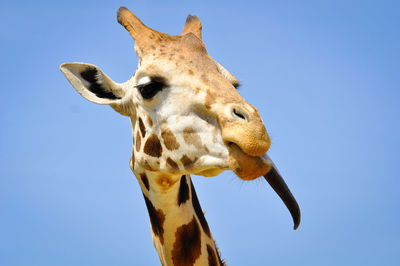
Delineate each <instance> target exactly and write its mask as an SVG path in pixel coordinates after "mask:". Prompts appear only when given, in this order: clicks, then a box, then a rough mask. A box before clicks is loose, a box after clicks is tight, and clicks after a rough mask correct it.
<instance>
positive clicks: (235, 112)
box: [232, 108, 246, 120]
mask: <svg viewBox="0 0 400 266" xmlns="http://www.w3.org/2000/svg"><path fill="white" fill-rule="evenodd" d="M232 112H233V114H234V115H235V116H236V117H239V118H240V119H243V120H246V117H245V116H244V115H243V114H242V113H241V112H240V111H238V110H237V109H236V108H233V110H232Z"/></svg>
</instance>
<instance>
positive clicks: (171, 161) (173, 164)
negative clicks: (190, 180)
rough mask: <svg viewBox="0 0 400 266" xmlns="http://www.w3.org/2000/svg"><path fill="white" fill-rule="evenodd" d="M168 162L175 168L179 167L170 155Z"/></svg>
mask: <svg viewBox="0 0 400 266" xmlns="http://www.w3.org/2000/svg"><path fill="white" fill-rule="evenodd" d="M167 164H168V165H169V166H170V167H171V168H172V169H174V170H176V169H179V168H178V165H177V164H176V162H175V161H174V160H172V159H171V158H170V157H168V158H167Z"/></svg>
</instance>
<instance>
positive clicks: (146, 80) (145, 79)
mask: <svg viewBox="0 0 400 266" xmlns="http://www.w3.org/2000/svg"><path fill="white" fill-rule="evenodd" d="M150 82H151V79H150V78H149V77H148V76H144V77H141V78H139V80H138V84H137V85H143V84H147V83H150Z"/></svg>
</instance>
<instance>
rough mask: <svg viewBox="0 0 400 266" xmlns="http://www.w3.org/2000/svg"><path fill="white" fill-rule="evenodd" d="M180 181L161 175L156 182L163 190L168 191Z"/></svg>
mask: <svg viewBox="0 0 400 266" xmlns="http://www.w3.org/2000/svg"><path fill="white" fill-rule="evenodd" d="M177 181H178V180H175V179H173V178H171V177H170V176H169V175H164V174H162V175H159V176H158V177H157V178H156V182H157V184H158V185H159V186H160V187H161V188H162V189H163V190H167V189H169V188H170V187H171V186H172V185H174V184H175V183H176V182H177Z"/></svg>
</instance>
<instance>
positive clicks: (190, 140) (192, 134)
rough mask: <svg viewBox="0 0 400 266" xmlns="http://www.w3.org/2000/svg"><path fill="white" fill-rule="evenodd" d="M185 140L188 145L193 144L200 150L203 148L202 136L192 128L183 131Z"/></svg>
mask: <svg viewBox="0 0 400 266" xmlns="http://www.w3.org/2000/svg"><path fill="white" fill-rule="evenodd" d="M183 139H184V140H185V142H186V143H187V144H192V145H194V146H195V147H196V148H198V149H200V148H201V147H202V144H201V138H200V135H199V134H197V132H196V131H194V129H193V128H191V127H187V128H185V129H184V130H183Z"/></svg>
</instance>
